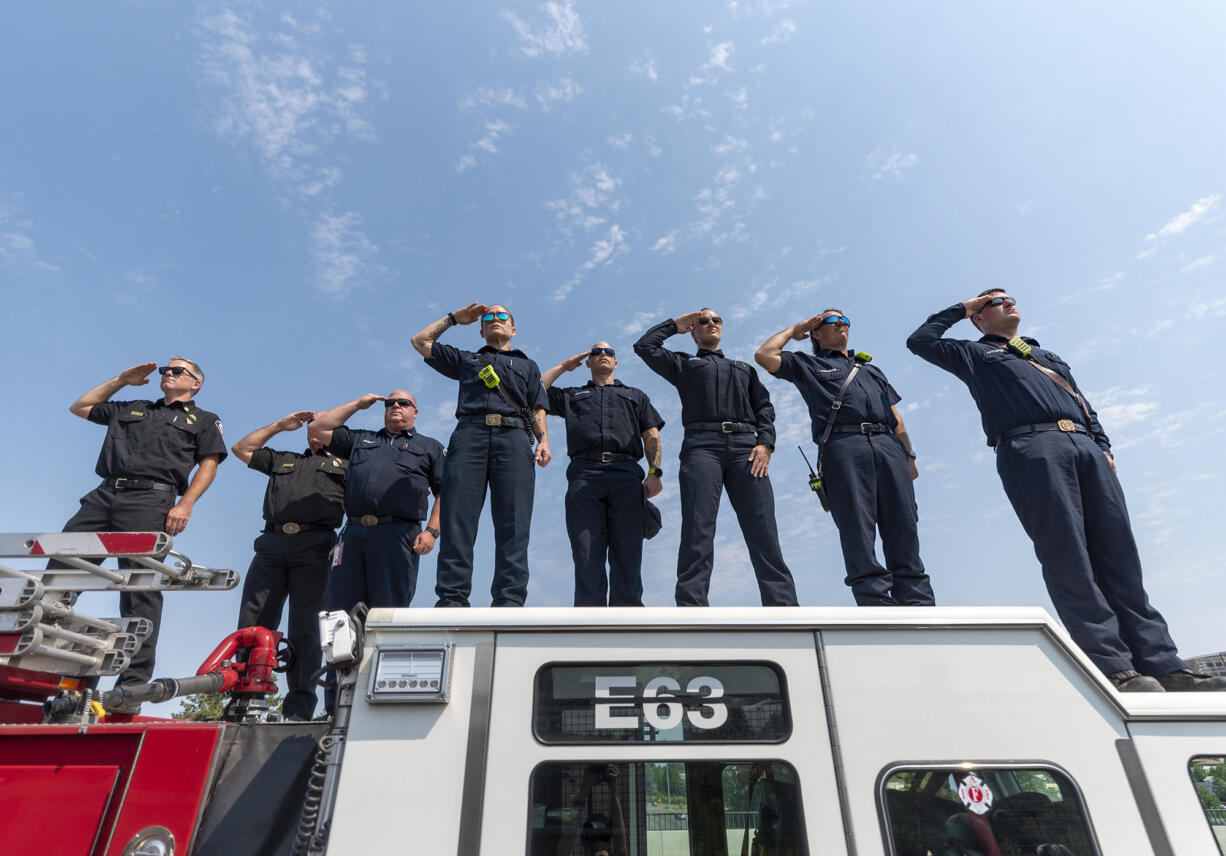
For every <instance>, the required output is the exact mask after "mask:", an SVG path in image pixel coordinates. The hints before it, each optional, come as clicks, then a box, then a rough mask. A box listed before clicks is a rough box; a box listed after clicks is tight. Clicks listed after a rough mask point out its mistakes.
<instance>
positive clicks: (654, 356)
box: [634, 312, 698, 384]
mask: <svg viewBox="0 0 1226 856" xmlns="http://www.w3.org/2000/svg"><path fill="white" fill-rule="evenodd" d="M697 315H698V313H697V312H690V313H689V314H687V315H681V316H679V317H677V318H676V319H673V318H669V319H668V320H667V321H663V322H661V323H659V324H657V325H656V326H654V327H652V328H651V329H650V330H648V331H647V332H646V333H644V334H643V335H642V336H641V337H640V338H639V340H638V341H637V342H635V343H634V352H635V353H636V354H638V355H639V358H640V359H642V361H643V362H645V363H647V367H648V368H650V369H651V370H652V371H653V372H655V373H656V374H658V375H659V376H660V377H662V378H664V379H665V380H666V381H668V382H669V383H672V384H675V383H676V382H677V379H678V378H680V377H681V355H680V354H677V353H675V352H673V351H670V350H668V349H667V348H665V347H664V340H665V339H667V338H668V337H669V336H675V335H677V333H681V332H684V331H683V330H682V329H681V325H682V323H684V322H685V320H686V319H689V318H690V317H691V316H697ZM693 327H694V322H693V320H690V322H689V327H687V328H686V329H693Z"/></svg>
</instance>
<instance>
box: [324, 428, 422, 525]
mask: <svg viewBox="0 0 1226 856" xmlns="http://www.w3.org/2000/svg"><path fill="white" fill-rule="evenodd" d="M328 451H329V452H331V453H332V454H334V455H339V456H340V457H342V458H347V459H348V460H349V483H348V484H347V485H346V486H345V512H346V513H347V514H348V515H349V516H350V517H361V516H362V515H363V514H374V515H377V516H378V517H400V518H404V519H405V520H425V519H426V518H427V517H428V516H429V506H428V503H429V499H430V497H429V495H430V494H431V493H433V494H434V495H435V496H438V494H439V491H440V490H442V489H443V446H442V444H441V443H439V441H438V440H435V439H434V438H432V437H427V436H425V435H424V434H418V433H417V432H416V431H401V432H400V433H399V434H392V433H391V432H390V431H388V430H387V429H386V428H380V429H379V430H378V431H367V430H365V429H362V428H350V427H348V426H346V425H342V426H340V427H339V428H337V429H336V430H335V431H333V432H332V442H331V443H329V444H328Z"/></svg>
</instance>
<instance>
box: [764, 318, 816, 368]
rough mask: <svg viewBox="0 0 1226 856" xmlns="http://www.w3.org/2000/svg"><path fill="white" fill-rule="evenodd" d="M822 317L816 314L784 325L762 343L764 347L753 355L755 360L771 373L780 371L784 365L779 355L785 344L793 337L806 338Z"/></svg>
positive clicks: (799, 339) (798, 339) (797, 339)
mask: <svg viewBox="0 0 1226 856" xmlns="http://www.w3.org/2000/svg"><path fill="white" fill-rule="evenodd" d="M820 318H821V316H820V315H814V316H813V317H812V318H808V319H806V320H804V321H800V322H798V323H796V324H793V325H792V326H791V327H784V328H783V329H782V330H780V331H779V332H778V333H776V334H775V335H773V336H771V337H770V338H769V339H767V340H766V341H765V342H764V343H763V344H762V347H760V348H758V351H757V353H755V354H754V355H753V358H754V361H755V362H757V364H758V365H760V366H761V367H762V368H764V369H766V370H767V371H768V372H770V373H771V374H774V373H775V372H777V371H779V367H780V366H781V365H783V359H782V358H781V357H780V356H779V355H780V354H782V353H783V348H784V346H786V345H787V343H788V342H789V341H791V340H793V339H795V340H796V341H798V342H799V341H801V340H802V339H804V338H805V336H806V335H808V333H809V331H810V330H812V329H813V328H815V327H816V326H817V322H818V320H819V319H820Z"/></svg>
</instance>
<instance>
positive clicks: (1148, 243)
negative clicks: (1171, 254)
mask: <svg viewBox="0 0 1226 856" xmlns="http://www.w3.org/2000/svg"><path fill="white" fill-rule="evenodd" d="M1219 201H1221V197H1220V196H1218V195H1217V194H1216V193H1211V194H1209V195H1208V196H1202V197H1201V198H1200V199H1198V200H1196V201H1195V202H1193V203H1192V207H1191V208H1189V209H1188V210H1187V211H1184V212H1183V213H1182V214H1178V215H1176V216H1175V217H1172V218H1171V219H1170V220H1168V221H1167V223H1166V225H1164V226H1163V227H1162V228H1161V229H1159V230H1158V231H1157V232H1150V233H1149V234H1148V235H1146V236H1145V241H1144V242H1143V244H1142V247H1141V250H1140V251H1139V252H1138V253H1137V258H1138V259H1147V258H1149V257H1150V256H1152V255H1153V254H1154V253H1156V252H1158V250H1159V249H1160V248H1161V247H1162V246H1163V245H1164V244H1165V243H1166V241H1167V239H1168V238H1171V237H1174V236H1175V235H1180V234H1182V233H1183V232H1185V231H1187V229H1188V228H1189V227H1190V226H1193V225H1194V224H1196V223H1198V222H1200V221H1201V220H1203V219H1204V218H1205V217H1206V216H1207V215H1209V214H1211V213H1212V212H1213V211H1214V210H1216V209H1217V207H1218V202H1219Z"/></svg>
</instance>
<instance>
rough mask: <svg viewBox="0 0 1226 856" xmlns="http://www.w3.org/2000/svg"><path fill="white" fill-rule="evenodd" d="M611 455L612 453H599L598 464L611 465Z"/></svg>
mask: <svg viewBox="0 0 1226 856" xmlns="http://www.w3.org/2000/svg"><path fill="white" fill-rule="evenodd" d="M612 455H613V453H612V452H601V453H600V463H602V464H611V463H613V458H612Z"/></svg>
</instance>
